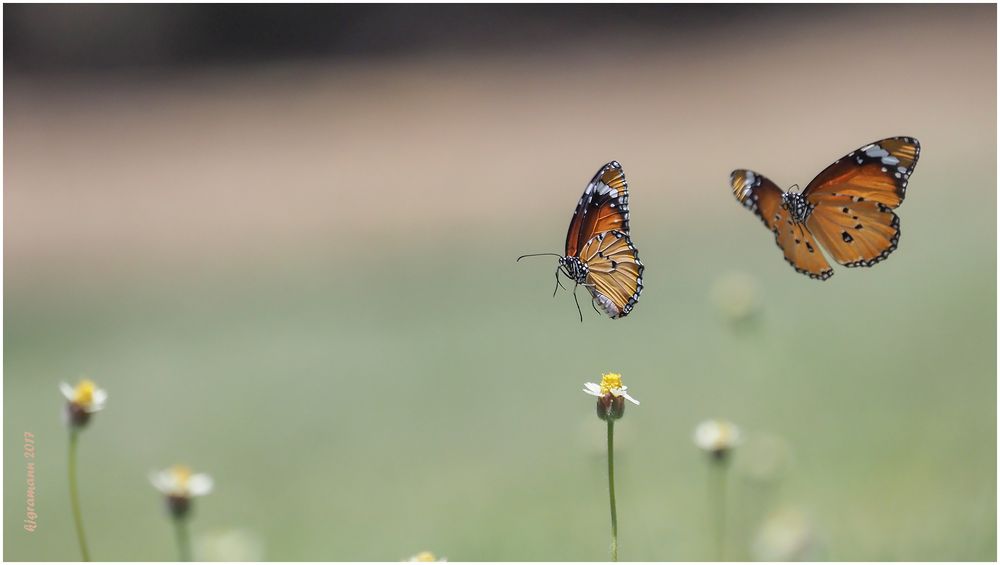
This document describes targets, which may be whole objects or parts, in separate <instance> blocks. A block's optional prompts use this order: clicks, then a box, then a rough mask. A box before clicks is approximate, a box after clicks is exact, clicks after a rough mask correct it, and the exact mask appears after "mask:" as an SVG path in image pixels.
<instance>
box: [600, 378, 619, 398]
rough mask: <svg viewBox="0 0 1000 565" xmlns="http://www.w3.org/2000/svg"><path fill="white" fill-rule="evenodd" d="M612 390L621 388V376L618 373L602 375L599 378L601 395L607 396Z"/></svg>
mask: <svg viewBox="0 0 1000 565" xmlns="http://www.w3.org/2000/svg"><path fill="white" fill-rule="evenodd" d="M613 388H622V376H621V375H619V374H618V373H604V376H603V377H601V394H602V395H605V394H608V393H609V392H611V389H613Z"/></svg>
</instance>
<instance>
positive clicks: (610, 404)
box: [583, 373, 639, 420]
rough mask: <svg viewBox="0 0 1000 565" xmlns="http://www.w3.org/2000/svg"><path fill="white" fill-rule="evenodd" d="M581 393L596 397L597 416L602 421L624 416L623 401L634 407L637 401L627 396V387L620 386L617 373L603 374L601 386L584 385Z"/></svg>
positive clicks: (620, 380) (593, 384)
mask: <svg viewBox="0 0 1000 565" xmlns="http://www.w3.org/2000/svg"><path fill="white" fill-rule="evenodd" d="M583 392H585V393H587V394H589V395H591V396H596V397H597V416H598V417H599V418H600V419H602V420H607V419H608V418H611V419H612V420H617V419H619V418H621V417H622V416H624V415H625V401H626V400H628V401H629V402H631V403H632V404H635V405H636V406H638V405H639V401H638V400H636V399H634V398H632V397H631V396H629V394H628V387H627V386H625V385H624V384H622V376H621V375H619V374H618V373H604V376H603V377H601V384H597V383H584V384H583Z"/></svg>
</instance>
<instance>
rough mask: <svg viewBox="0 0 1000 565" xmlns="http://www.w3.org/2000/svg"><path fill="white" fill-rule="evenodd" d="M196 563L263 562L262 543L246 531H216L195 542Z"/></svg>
mask: <svg viewBox="0 0 1000 565" xmlns="http://www.w3.org/2000/svg"><path fill="white" fill-rule="evenodd" d="M194 556H195V560H196V561H227V562H234V561H245V562H257V561H264V557H265V555H264V542H262V541H261V540H260V538H259V537H258V536H256V535H254V534H253V533H252V532H249V531H247V530H236V529H229V530H218V531H213V532H209V533H207V534H205V535H203V536H200V537H199V538H198V539H197V540H196V541H195V552H194Z"/></svg>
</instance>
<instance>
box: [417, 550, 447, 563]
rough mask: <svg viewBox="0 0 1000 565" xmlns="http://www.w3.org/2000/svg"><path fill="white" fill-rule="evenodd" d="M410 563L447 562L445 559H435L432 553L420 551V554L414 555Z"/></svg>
mask: <svg viewBox="0 0 1000 565" xmlns="http://www.w3.org/2000/svg"><path fill="white" fill-rule="evenodd" d="M409 561H410V562H411V563H435V562H445V561H448V560H447V559H446V558H444V557H442V558H440V559H438V558H437V556H435V555H434V554H433V553H431V552H429V551H421V552H420V553H418V554H416V555H414V556H413V557H411V558H410V559H409Z"/></svg>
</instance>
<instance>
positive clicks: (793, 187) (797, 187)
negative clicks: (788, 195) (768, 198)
mask: <svg viewBox="0 0 1000 565" xmlns="http://www.w3.org/2000/svg"><path fill="white" fill-rule="evenodd" d="M792 189H794V190H795V191H798V190H799V185H797V184H793V185H792V186H790V187H788V192H791V191H792Z"/></svg>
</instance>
